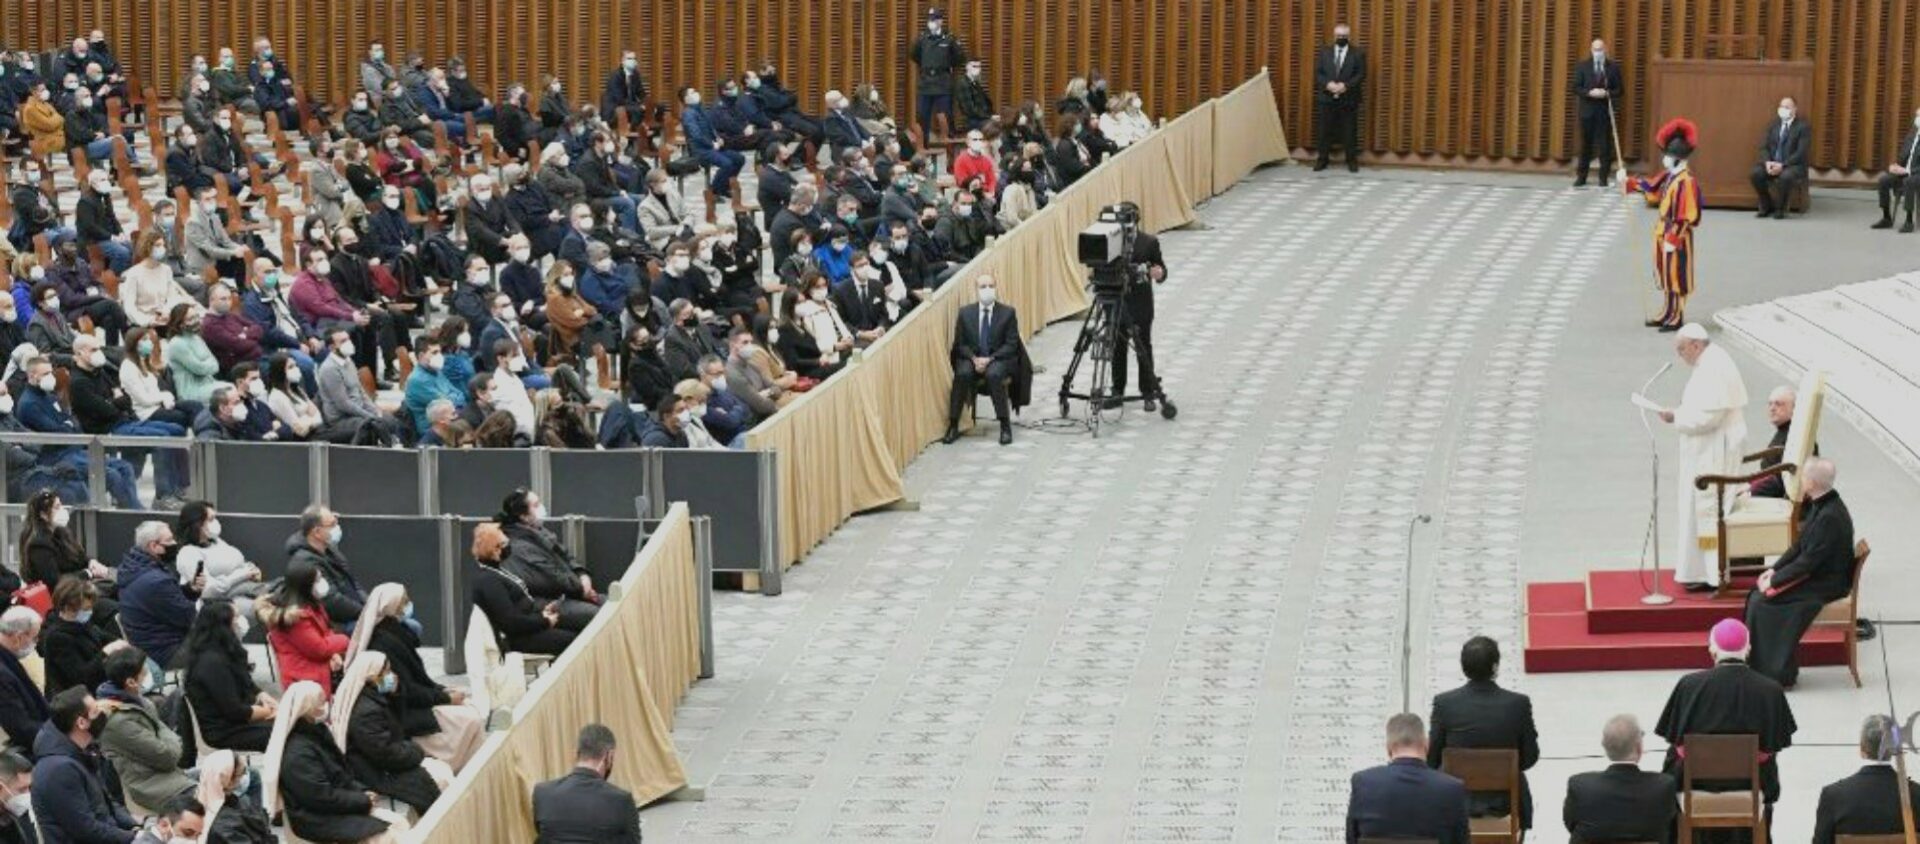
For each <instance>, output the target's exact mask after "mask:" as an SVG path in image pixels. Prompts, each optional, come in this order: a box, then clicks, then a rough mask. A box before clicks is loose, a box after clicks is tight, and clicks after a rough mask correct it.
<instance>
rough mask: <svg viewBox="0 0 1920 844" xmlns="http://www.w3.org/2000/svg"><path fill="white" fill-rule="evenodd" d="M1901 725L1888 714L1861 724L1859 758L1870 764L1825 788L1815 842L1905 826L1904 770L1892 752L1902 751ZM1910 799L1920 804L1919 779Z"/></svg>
mask: <svg viewBox="0 0 1920 844" xmlns="http://www.w3.org/2000/svg"><path fill="white" fill-rule="evenodd" d="M1899 729H1900V728H1899V727H1898V726H1897V725H1896V724H1894V723H1893V719H1892V718H1889V717H1887V716H1885V715H1868V716H1867V720H1866V722H1865V723H1863V724H1861V725H1860V758H1862V759H1865V760H1867V764H1865V765H1862V766H1860V770H1859V771H1857V772H1855V773H1854V774H1853V776H1850V777H1847V778H1845V779H1842V780H1838V781H1836V782H1834V783H1833V784H1832V785H1829V786H1827V787H1826V788H1823V789H1820V805H1819V808H1818V809H1816V810H1814V813H1813V844H1834V836H1836V835H1897V834H1899V833H1900V832H1902V831H1903V830H1902V829H1901V820H1900V812H1901V810H1900V791H1899V789H1898V788H1897V787H1896V786H1895V785H1894V783H1896V782H1899V781H1900V775H1899V774H1898V773H1896V772H1895V771H1894V768H1893V762H1892V760H1893V754H1895V753H1899V752H1900V739H1901V736H1900V735H1899ZM1907 793H1908V794H1910V795H1911V796H1912V802H1911V803H1910V804H1909V805H1913V806H1920V785H1915V784H1914V783H1913V781H1912V780H1908V781H1907Z"/></svg>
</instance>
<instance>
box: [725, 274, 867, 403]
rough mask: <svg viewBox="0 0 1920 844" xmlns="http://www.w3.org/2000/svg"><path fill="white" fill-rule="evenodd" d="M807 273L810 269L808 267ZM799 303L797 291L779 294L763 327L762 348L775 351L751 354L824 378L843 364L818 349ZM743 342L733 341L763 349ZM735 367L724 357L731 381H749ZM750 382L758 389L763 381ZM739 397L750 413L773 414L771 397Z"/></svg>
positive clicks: (808, 375) (787, 368)
mask: <svg viewBox="0 0 1920 844" xmlns="http://www.w3.org/2000/svg"><path fill="white" fill-rule="evenodd" d="M807 275H809V276H811V275H813V272H812V271H811V270H809V271H808V272H807ZM796 292H797V291H796ZM800 304H801V301H800V297H799V296H797V295H792V294H789V295H784V296H781V297H780V304H779V306H778V308H777V310H776V311H775V312H774V316H773V319H772V320H770V321H769V322H768V324H767V330H766V349H771V350H772V351H773V352H775V353H776V354H774V355H772V356H766V355H760V354H755V358H756V359H757V360H768V359H769V357H770V358H772V359H776V360H778V361H779V363H780V367H781V368H783V369H786V370H789V371H791V372H793V373H795V374H796V375H797V376H804V377H806V378H811V379H813V380H815V381H825V380H826V379H828V378H830V377H832V376H833V374H834V373H835V372H839V371H840V369H841V367H842V366H843V364H841V363H840V362H839V358H838V353H834V354H835V357H834V359H833V361H832V362H829V361H828V359H827V353H826V352H823V351H821V349H820V344H818V343H816V342H814V340H813V335H812V334H810V333H808V331H807V326H806V323H805V322H804V321H802V320H801V319H800V313H799V309H800ZM745 342H746V341H737V342H735V344H734V345H735V347H736V349H735V350H736V351H737V350H739V349H741V348H749V349H752V350H754V351H756V352H764V351H766V349H759V348H758V347H753V346H751V344H748V345H745V346H743V345H742V344H743V343H745ZM735 369H736V368H735V365H734V359H733V358H732V357H729V358H728V359H727V372H728V376H727V377H728V378H730V379H732V380H733V382H734V383H735V384H742V383H745V384H750V385H751V384H752V382H753V380H754V379H753V378H751V377H748V378H745V379H742V378H741V377H740V376H739V375H737V374H735ZM749 375H750V374H749ZM753 386H755V388H756V389H761V388H764V386H765V385H753ZM742 397H743V398H745V399H746V401H747V404H748V406H750V407H752V408H753V412H754V413H757V414H760V415H761V416H771V415H772V414H773V404H774V402H773V401H772V400H769V401H765V402H761V401H756V400H755V399H754V398H753V397H752V396H750V395H747V394H744V393H743V394H742Z"/></svg>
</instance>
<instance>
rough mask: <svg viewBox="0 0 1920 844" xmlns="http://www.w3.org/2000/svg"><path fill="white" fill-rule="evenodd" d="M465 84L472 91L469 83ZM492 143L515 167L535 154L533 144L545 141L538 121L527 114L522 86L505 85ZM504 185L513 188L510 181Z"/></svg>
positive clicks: (525, 97) (525, 89) (523, 87)
mask: <svg viewBox="0 0 1920 844" xmlns="http://www.w3.org/2000/svg"><path fill="white" fill-rule="evenodd" d="M467 84H468V87H472V83H467ZM476 93H477V92H476ZM493 140H494V143H495V145H496V146H498V148H499V149H500V152H501V153H502V154H504V155H506V156H507V157H508V158H511V159H513V161H514V162H515V163H519V164H525V163H526V162H527V161H529V160H531V159H532V157H533V156H537V155H538V154H539V150H538V149H537V147H535V144H538V143H543V142H544V141H545V140H546V139H545V138H543V137H541V132H540V122H539V120H538V119H537V118H535V117H534V116H533V112H532V111H529V110H528V100H527V86H526V85H524V84H522V83H520V82H512V83H508V85H507V88H506V91H505V93H503V94H502V95H501V97H500V107H499V108H498V109H497V112H496V114H495V116H494V118H493ZM530 150H531V153H530ZM507 184H508V185H509V186H511V185H513V184H514V180H511V179H509V180H507Z"/></svg>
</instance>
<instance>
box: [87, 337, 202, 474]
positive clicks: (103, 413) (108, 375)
mask: <svg viewBox="0 0 1920 844" xmlns="http://www.w3.org/2000/svg"><path fill="white" fill-rule="evenodd" d="M73 363H74V365H73V368H72V369H71V370H70V371H69V374H70V376H71V378H70V380H69V381H68V383H67V395H68V396H69V397H70V398H71V399H72V401H73V416H74V419H75V420H77V421H78V422H79V423H80V430H82V431H85V432H87V433H89V434H110V435H114V436H126V437H154V438H158V439H181V438H184V437H185V436H186V433H187V430H186V428H184V427H181V426H179V425H176V424H173V423H171V422H166V421H162V420H160V419H141V418H140V417H138V416H136V415H134V412H133V399H132V398H131V397H129V396H128V395H127V391H126V390H125V389H123V388H122V387H121V385H120V373H119V372H118V371H117V369H116V367H115V366H114V365H113V364H112V363H109V362H108V360H107V353H106V352H105V351H104V350H102V349H101V348H100V338H98V337H95V336H94V335H92V334H82V335H79V336H77V337H75V338H74V339H73ZM143 452H144V449H127V450H123V451H122V452H121V453H122V454H123V455H125V456H126V457H127V458H128V459H129V461H130V462H132V463H133V465H134V470H135V472H136V473H137V472H138V471H139V470H140V469H141V468H142V467H143V466H144V464H145V463H146V455H145V454H144V453H143ZM186 456H187V455H186V452H185V451H184V450H180V449H161V450H160V453H159V454H156V455H154V469H155V471H154V484H153V487H154V493H155V495H156V497H155V499H154V506H155V507H157V508H159V509H168V508H172V507H178V506H179V503H178V502H179V499H178V498H177V496H178V494H179V492H180V490H181V489H182V488H184V487H185V486H186V484H187V482H188V478H187V477H186V474H187V468H186Z"/></svg>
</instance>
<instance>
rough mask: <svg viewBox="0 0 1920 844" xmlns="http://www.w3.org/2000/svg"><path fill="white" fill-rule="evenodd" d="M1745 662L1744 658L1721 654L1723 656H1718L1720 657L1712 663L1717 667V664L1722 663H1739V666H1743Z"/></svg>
mask: <svg viewBox="0 0 1920 844" xmlns="http://www.w3.org/2000/svg"><path fill="white" fill-rule="evenodd" d="M1746 664H1747V661H1746V660H1744V659H1741V658H1740V657H1737V656H1723V657H1721V658H1720V659H1719V660H1718V661H1717V662H1715V663H1714V667H1716V668H1718V667H1719V666H1722V665H1739V666H1745V665H1746Z"/></svg>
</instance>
